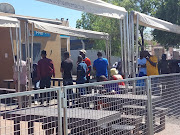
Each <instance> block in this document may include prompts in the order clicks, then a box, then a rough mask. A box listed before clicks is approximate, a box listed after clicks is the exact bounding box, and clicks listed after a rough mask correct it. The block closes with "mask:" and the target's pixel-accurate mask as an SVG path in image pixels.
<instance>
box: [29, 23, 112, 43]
mask: <svg viewBox="0 0 180 135" xmlns="http://www.w3.org/2000/svg"><path fill="white" fill-rule="evenodd" d="M28 22H29V23H31V24H32V23H33V25H34V27H35V28H36V29H39V30H42V31H46V32H51V33H56V34H59V35H68V36H75V37H83V38H93V39H106V40H108V39H109V34H108V33H103V32H96V31H90V30H83V29H77V28H71V27H66V26H61V25H55V24H50V23H44V22H38V21H31V20H28Z"/></svg>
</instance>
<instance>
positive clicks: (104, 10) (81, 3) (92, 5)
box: [37, 0, 127, 19]
mask: <svg viewBox="0 0 180 135" xmlns="http://www.w3.org/2000/svg"><path fill="white" fill-rule="evenodd" d="M37 1H42V2H46V3H50V4H53V5H58V6H62V7H66V8H71V9H75V10H79V11H83V12H87V13H92V14H96V15H100V16H105V17H111V18H117V19H121V18H123V17H124V16H125V15H126V13H127V11H126V9H125V8H123V7H119V6H115V5H112V4H109V3H106V2H104V1H102V0H37Z"/></svg>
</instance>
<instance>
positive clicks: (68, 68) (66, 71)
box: [61, 51, 74, 106]
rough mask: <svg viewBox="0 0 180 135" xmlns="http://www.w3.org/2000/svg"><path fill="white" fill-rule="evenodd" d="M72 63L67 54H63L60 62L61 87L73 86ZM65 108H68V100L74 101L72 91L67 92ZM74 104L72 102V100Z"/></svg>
mask: <svg viewBox="0 0 180 135" xmlns="http://www.w3.org/2000/svg"><path fill="white" fill-rule="evenodd" d="M72 69H73V61H72V60H71V59H70V58H69V52H67V51H66V52H64V60H63V61H62V62H61V72H62V74H63V86H67V85H73V79H72ZM67 99H68V102H67V106H69V99H74V93H73V90H72V89H68V90H67ZM73 103H74V100H73Z"/></svg>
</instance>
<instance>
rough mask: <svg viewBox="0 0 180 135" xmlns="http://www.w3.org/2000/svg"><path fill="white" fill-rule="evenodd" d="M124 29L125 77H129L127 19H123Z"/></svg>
mask: <svg viewBox="0 0 180 135" xmlns="http://www.w3.org/2000/svg"><path fill="white" fill-rule="evenodd" d="M123 30H124V70H125V74H124V75H125V79H126V78H127V44H126V43H127V42H126V19H125V18H124V19H123Z"/></svg>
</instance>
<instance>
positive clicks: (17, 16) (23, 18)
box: [0, 12, 62, 24]
mask: <svg viewBox="0 0 180 135" xmlns="http://www.w3.org/2000/svg"><path fill="white" fill-rule="evenodd" d="M0 16H7V17H11V18H17V19H21V20H33V21H40V22H47V23H53V24H62V22H61V21H60V20H54V19H47V18H39V17H32V16H23V15H17V14H10V13H3V12H0Z"/></svg>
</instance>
